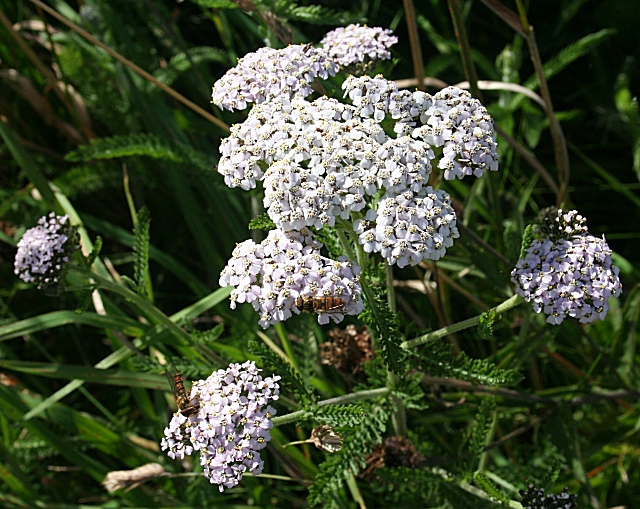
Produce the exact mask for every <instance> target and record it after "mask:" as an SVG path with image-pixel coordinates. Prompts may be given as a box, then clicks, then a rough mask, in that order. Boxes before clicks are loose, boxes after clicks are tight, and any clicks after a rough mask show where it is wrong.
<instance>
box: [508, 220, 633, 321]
mask: <svg viewBox="0 0 640 509" xmlns="http://www.w3.org/2000/svg"><path fill="white" fill-rule="evenodd" d="M547 226H548V228H547V229H546V230H545V229H543V231H546V232H547V233H548V235H549V236H550V237H551V236H553V240H552V238H542V239H537V240H534V241H533V242H532V243H531V245H530V246H529V247H528V249H527V250H526V252H525V257H524V259H522V258H521V259H520V260H518V263H517V264H516V267H515V268H514V269H513V271H512V272H511V280H512V281H513V282H514V283H515V284H516V292H517V293H518V295H521V296H522V297H524V298H525V300H526V301H527V302H533V309H534V311H535V312H536V313H540V312H541V311H542V312H543V313H544V314H546V315H548V317H547V322H549V323H551V324H560V323H562V321H563V320H564V319H565V318H566V317H568V316H570V317H572V318H576V319H578V320H580V322H581V323H589V322H593V321H594V320H597V319H600V320H604V318H605V317H606V315H607V311H608V310H609V303H608V300H609V297H618V296H619V295H620V293H621V292H622V284H621V283H620V278H619V276H618V274H619V272H620V269H618V267H616V266H614V265H613V264H612V261H611V249H610V248H609V246H608V245H607V243H606V241H605V239H604V237H603V238H602V239H599V238H597V237H594V236H592V235H590V234H589V233H588V230H587V227H586V226H585V220H584V218H583V217H582V216H580V215H579V214H578V213H577V212H576V211H575V210H572V211H570V212H568V213H566V214H563V213H562V210H558V212H557V214H556V216H555V218H554V219H552V220H550V221H547ZM549 226H551V228H549Z"/></svg>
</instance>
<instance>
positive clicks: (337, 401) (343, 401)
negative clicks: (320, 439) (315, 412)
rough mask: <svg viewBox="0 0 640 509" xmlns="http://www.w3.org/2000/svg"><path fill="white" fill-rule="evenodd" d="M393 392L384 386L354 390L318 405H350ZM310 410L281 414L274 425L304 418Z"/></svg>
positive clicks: (274, 419) (274, 421) (274, 420)
mask: <svg viewBox="0 0 640 509" xmlns="http://www.w3.org/2000/svg"><path fill="white" fill-rule="evenodd" d="M390 393H391V389H389V388H388V387H382V388H381V389H371V390H368V391H360V392H352V393H351V394H345V395H344V396H338V397H337V398H331V399H325V400H324V401H320V402H318V403H316V405H317V406H326V405H348V404H349V403H353V402H354V401H361V400H363V399H374V398H380V397H383V396H388V395H389V394H390ZM308 413H309V412H308V411H307V410H298V411H296V412H291V413H290V414H286V415H281V416H279V417H274V418H273V419H272V422H273V425H274V426H282V425H283V424H289V423H291V422H295V421H298V420H300V419H302V418H304V416H305V415H307V414H308Z"/></svg>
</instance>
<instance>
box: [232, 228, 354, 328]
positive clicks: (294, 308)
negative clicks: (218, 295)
mask: <svg viewBox="0 0 640 509" xmlns="http://www.w3.org/2000/svg"><path fill="white" fill-rule="evenodd" d="M321 247H322V244H321V243H319V242H317V241H315V240H314V239H313V238H312V237H311V232H310V231H309V230H307V229H306V228H304V229H302V230H301V232H295V231H291V232H283V231H281V230H271V231H270V232H269V235H268V237H267V238H266V239H265V240H263V241H262V242H261V243H260V244H256V243H254V242H253V241H252V240H246V241H244V242H242V243H241V244H238V246H237V247H236V248H235V249H234V250H233V254H232V257H231V260H229V262H228V264H227V266H226V267H225V268H224V269H223V271H222V273H221V274H220V286H233V287H234V290H233V291H232V292H231V297H230V299H231V308H232V309H235V307H236V304H237V303H242V302H249V303H251V305H252V306H253V307H254V309H255V310H256V311H258V312H259V313H260V321H259V322H258V323H259V324H260V325H261V326H262V327H264V328H265V329H266V328H267V327H268V326H269V325H270V324H276V323H278V322H282V321H284V320H287V319H288V318H290V317H291V316H292V314H293V313H296V314H298V313H300V312H301V311H302V309H301V305H300V304H301V302H302V300H303V299H320V300H321V299H324V298H327V297H330V298H335V299H337V302H339V303H340V305H339V306H337V307H336V308H335V309H325V310H322V309H319V310H318V322H319V323H321V324H326V323H329V318H331V319H333V321H334V322H336V323H338V322H340V321H342V319H343V318H344V315H357V314H359V313H360V312H362V311H363V309H364V305H363V302H362V299H361V296H360V293H361V291H362V288H361V286H360V276H359V274H360V267H359V266H358V265H357V264H355V263H354V262H350V261H347V260H346V259H341V260H338V261H334V260H331V259H330V258H326V257H324V256H321V255H320V248H321Z"/></svg>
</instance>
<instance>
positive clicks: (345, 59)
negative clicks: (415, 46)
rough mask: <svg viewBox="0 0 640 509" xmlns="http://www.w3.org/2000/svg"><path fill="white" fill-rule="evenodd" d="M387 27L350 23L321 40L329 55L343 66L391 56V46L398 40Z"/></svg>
mask: <svg viewBox="0 0 640 509" xmlns="http://www.w3.org/2000/svg"><path fill="white" fill-rule="evenodd" d="M392 34H393V32H392V31H391V30H389V29H386V28H380V27H368V26H360V25H359V24H356V25H349V26H347V27H340V28H336V29H335V30H332V31H331V32H328V33H327V35H325V37H324V39H322V41H320V43H321V44H322V47H323V49H324V50H325V51H326V52H327V53H328V55H329V57H330V58H331V59H332V60H333V61H335V62H337V63H338V64H339V65H340V66H341V67H344V66H349V65H352V64H357V63H361V62H366V61H371V60H388V59H389V58H391V53H390V52H389V48H390V47H391V46H393V45H394V44H395V43H397V42H398V38H397V37H396V36H395V35H392Z"/></svg>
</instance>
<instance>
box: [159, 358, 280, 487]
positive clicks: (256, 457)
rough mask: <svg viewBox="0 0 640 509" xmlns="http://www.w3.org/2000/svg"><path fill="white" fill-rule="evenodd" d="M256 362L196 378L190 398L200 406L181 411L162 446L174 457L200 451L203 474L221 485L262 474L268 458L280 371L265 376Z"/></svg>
mask: <svg viewBox="0 0 640 509" xmlns="http://www.w3.org/2000/svg"><path fill="white" fill-rule="evenodd" d="M259 372H260V370H259V369H258V368H257V367H256V365H255V363H253V362H249V361H247V362H245V363H244V364H230V365H229V367H228V368H227V369H226V370H225V369H220V370H218V371H216V372H214V373H213V374H212V375H211V376H210V377H209V378H207V379H206V380H199V381H197V382H194V384H193V385H192V387H191V396H190V400H191V404H192V405H194V406H196V407H197V408H198V412H197V414H195V415H192V416H190V417H185V416H184V415H182V414H181V413H180V412H176V413H175V414H174V415H173V418H172V419H171V422H170V423H169V426H168V427H167V428H165V430H164V435H165V436H164V438H163V439H162V441H161V444H160V445H161V447H162V450H163V451H165V450H168V453H167V454H168V456H169V457H170V458H172V459H176V458H178V459H184V457H185V456H188V455H191V454H192V453H193V451H199V452H200V464H201V465H202V466H203V467H204V475H205V477H207V478H208V479H209V480H210V481H211V483H212V484H218V485H219V488H220V491H224V489H225V488H233V487H234V486H237V485H238V483H239V482H240V480H241V479H242V475H243V474H244V473H245V472H247V471H248V472H252V473H253V474H255V475H257V474H260V473H261V472H262V469H263V467H264V462H263V461H262V459H261V458H260V453H259V452H258V451H259V450H260V449H264V448H265V447H266V446H267V442H268V441H269V440H271V433H270V432H269V430H270V429H271V428H272V427H273V423H272V422H271V418H272V417H273V416H274V415H275V414H276V411H275V409H274V408H273V407H271V406H269V403H270V402H271V401H273V400H277V399H278V397H279V390H280V388H279V385H278V383H277V382H278V380H280V377H279V376H272V377H267V378H265V379H263V378H262V377H261V376H260V374H259Z"/></svg>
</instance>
